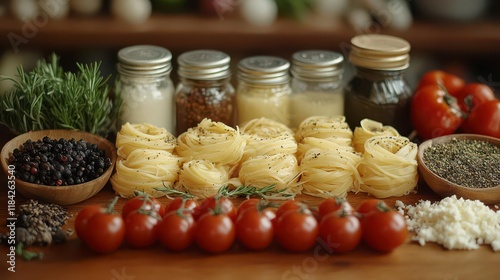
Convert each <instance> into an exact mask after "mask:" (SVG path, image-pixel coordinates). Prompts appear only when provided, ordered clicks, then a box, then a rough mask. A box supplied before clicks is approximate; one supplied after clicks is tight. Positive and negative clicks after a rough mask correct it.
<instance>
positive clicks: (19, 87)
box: [0, 54, 121, 136]
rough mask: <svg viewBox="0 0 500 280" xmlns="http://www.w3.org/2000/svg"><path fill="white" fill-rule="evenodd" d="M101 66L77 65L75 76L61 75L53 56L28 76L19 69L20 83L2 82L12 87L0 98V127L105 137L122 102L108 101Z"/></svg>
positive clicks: (117, 99)
mask: <svg viewBox="0 0 500 280" xmlns="http://www.w3.org/2000/svg"><path fill="white" fill-rule="evenodd" d="M100 65H101V63H100V62H95V63H92V64H89V65H84V64H80V63H77V67H78V70H79V71H78V72H76V73H72V72H64V70H63V68H62V67H61V65H60V64H59V57H58V56H57V55H55V54H52V56H51V58H50V60H49V61H46V60H41V61H38V63H37V66H36V67H35V68H34V69H33V70H31V71H29V72H25V70H24V68H23V67H22V65H21V66H19V67H18V69H17V72H18V78H19V80H17V79H15V78H13V77H10V78H5V77H4V78H3V79H6V80H11V81H13V82H14V86H13V88H12V90H11V91H9V92H5V93H4V94H0V123H2V124H4V125H6V126H7V127H8V128H10V129H11V130H12V131H14V132H16V133H24V132H28V131H35V130H41V129H57V128H59V129H73V130H81V131H86V132H90V133H93V134H98V135H101V136H107V134H108V133H109V132H111V131H112V129H113V128H114V121H115V118H116V116H117V113H118V111H119V107H120V103H121V102H120V99H119V98H116V99H115V100H112V99H111V98H110V97H109V88H108V86H107V81H108V79H109V77H107V78H104V77H103V76H102V75H101V72H100V70H99V68H100Z"/></svg>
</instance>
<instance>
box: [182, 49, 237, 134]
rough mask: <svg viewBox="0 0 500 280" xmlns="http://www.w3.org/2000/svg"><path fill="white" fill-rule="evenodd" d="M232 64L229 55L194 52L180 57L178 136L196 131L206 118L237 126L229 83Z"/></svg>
mask: <svg viewBox="0 0 500 280" xmlns="http://www.w3.org/2000/svg"><path fill="white" fill-rule="evenodd" d="M230 61H231V58H230V57H229V55H227V54H226V53H223V52H220V51H215V50H194V51H189V52H185V53H183V54H181V55H180V56H179V57H178V59H177V62H178V64H179V69H178V74H179V79H180V82H179V84H178V85H177V89H176V93H175V106H176V120H177V121H176V133H177V135H180V134H181V133H183V132H185V131H187V130H188V129H189V128H191V127H195V126H196V125H198V123H200V122H201V121H202V120H203V119H204V118H209V119H211V120H212V121H216V122H222V123H224V124H226V125H228V126H233V127H234V126H235V122H236V104H235V102H236V101H235V93H234V88H233V86H232V85H231V83H230V78H231V70H230V66H229V64H230Z"/></svg>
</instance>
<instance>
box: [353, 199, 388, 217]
mask: <svg viewBox="0 0 500 280" xmlns="http://www.w3.org/2000/svg"><path fill="white" fill-rule="evenodd" d="M378 207H388V206H387V204H386V203H385V202H384V201H383V200H380V199H376V198H369V199H365V200H363V202H361V204H360V205H359V206H358V209H356V212H357V213H359V214H361V217H363V216H366V215H368V214H370V213H371V212H373V211H376V210H377V208H378Z"/></svg>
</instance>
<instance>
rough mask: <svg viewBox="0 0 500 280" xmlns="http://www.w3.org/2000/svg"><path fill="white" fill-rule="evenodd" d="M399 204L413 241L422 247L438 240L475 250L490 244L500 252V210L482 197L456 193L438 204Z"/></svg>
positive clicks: (449, 245) (445, 244) (446, 245)
mask: <svg viewBox="0 0 500 280" xmlns="http://www.w3.org/2000/svg"><path fill="white" fill-rule="evenodd" d="M396 207H397V208H398V211H399V212H400V213H402V214H403V215H404V216H405V218H406V222H407V224H408V230H410V231H413V232H414V233H415V236H414V237H413V240H415V241H417V242H418V243H419V244H420V245H422V246H424V245H425V243H426V242H436V243H438V244H441V245H443V246H444V247H445V248H447V249H450V250H452V249H461V250H472V249H478V248H479V246H480V245H482V244H490V245H491V247H492V248H493V251H495V252H498V251H500V211H494V210H492V209H490V208H489V207H488V206H486V205H484V204H483V203H482V202H481V201H479V200H468V199H463V198H459V199H457V197H456V196H455V195H454V196H451V197H446V198H444V199H442V200H441V201H438V202H435V203H431V202H430V201H427V200H420V201H419V202H418V203H417V204H416V205H415V206H412V205H405V204H404V203H403V202H401V201H399V200H398V201H396ZM405 210H406V213H405Z"/></svg>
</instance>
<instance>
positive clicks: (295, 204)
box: [276, 200, 308, 219]
mask: <svg viewBox="0 0 500 280" xmlns="http://www.w3.org/2000/svg"><path fill="white" fill-rule="evenodd" d="M301 208H303V209H308V207H307V205H306V204H304V203H302V202H299V201H295V200H288V201H287V202H285V203H283V204H281V206H280V207H278V210H276V218H277V219H278V218H279V217H280V216H281V215H282V214H284V213H285V212H287V211H289V210H299V209H301Z"/></svg>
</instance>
